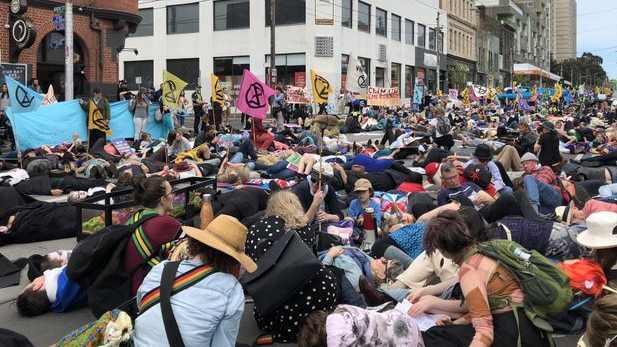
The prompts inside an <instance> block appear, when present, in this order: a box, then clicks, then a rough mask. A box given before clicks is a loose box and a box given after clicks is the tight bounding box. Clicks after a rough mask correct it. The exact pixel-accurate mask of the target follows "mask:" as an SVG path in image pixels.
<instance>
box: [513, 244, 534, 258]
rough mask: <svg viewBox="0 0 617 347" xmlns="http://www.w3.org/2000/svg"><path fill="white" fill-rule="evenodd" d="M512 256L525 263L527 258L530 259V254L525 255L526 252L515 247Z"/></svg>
mask: <svg viewBox="0 0 617 347" xmlns="http://www.w3.org/2000/svg"><path fill="white" fill-rule="evenodd" d="M514 255H516V256H517V257H519V258H521V259H523V260H525V261H529V258H531V254H529V253H527V252H523V250H522V249H520V248H519V247H517V248H516V249H515V250H514Z"/></svg>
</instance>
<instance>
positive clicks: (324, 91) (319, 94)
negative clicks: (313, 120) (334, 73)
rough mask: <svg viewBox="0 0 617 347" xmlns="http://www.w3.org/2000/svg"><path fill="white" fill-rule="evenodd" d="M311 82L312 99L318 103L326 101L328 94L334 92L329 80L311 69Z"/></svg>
mask: <svg viewBox="0 0 617 347" xmlns="http://www.w3.org/2000/svg"><path fill="white" fill-rule="evenodd" d="M311 83H312V86H313V101H314V102H316V103H319V104H322V103H324V102H328V95H329V94H330V93H333V92H334V90H332V85H330V82H328V80H326V79H325V78H323V77H321V76H319V75H318V74H317V73H315V71H313V69H311Z"/></svg>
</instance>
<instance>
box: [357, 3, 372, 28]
mask: <svg viewBox="0 0 617 347" xmlns="http://www.w3.org/2000/svg"><path fill="white" fill-rule="evenodd" d="M358 30H362V31H366V32H367V33H370V32H371V5H369V4H367V3H364V2H362V1H358Z"/></svg>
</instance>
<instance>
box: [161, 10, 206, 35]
mask: <svg viewBox="0 0 617 347" xmlns="http://www.w3.org/2000/svg"><path fill="white" fill-rule="evenodd" d="M197 32H199V3H194V4H186V5H175V6H167V34H186V33H197Z"/></svg>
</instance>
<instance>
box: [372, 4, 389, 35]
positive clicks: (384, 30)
mask: <svg viewBox="0 0 617 347" xmlns="http://www.w3.org/2000/svg"><path fill="white" fill-rule="evenodd" d="M387 17H388V12H386V11H384V10H382V9H380V8H377V10H375V32H376V33H377V35H379V36H383V37H387V36H388V23H387V22H386V18H387Z"/></svg>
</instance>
